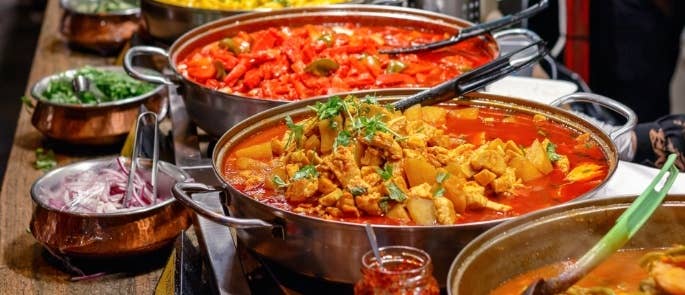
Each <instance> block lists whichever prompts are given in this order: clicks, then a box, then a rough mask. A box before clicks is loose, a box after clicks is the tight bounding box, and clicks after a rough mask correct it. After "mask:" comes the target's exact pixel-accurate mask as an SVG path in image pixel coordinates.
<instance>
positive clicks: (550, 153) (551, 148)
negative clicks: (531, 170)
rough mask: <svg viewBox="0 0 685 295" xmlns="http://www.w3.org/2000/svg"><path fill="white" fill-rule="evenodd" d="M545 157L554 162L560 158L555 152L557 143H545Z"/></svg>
mask: <svg viewBox="0 0 685 295" xmlns="http://www.w3.org/2000/svg"><path fill="white" fill-rule="evenodd" d="M547 158H549V160H550V161H552V162H556V161H558V160H559V159H561V156H560V155H559V154H557V145H556V144H553V143H551V142H550V143H549V144H548V145H547Z"/></svg>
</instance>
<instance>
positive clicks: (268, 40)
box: [178, 23, 496, 100]
mask: <svg viewBox="0 0 685 295" xmlns="http://www.w3.org/2000/svg"><path fill="white" fill-rule="evenodd" d="M449 36H450V35H449V34H447V33H443V32H432V31H425V30H415V29H401V28H396V27H391V26H360V25H358V24H353V23H343V24H335V25H332V24H326V25H306V26H302V27H278V28H275V27H274V28H269V29H264V30H259V31H255V32H242V31H241V32H239V33H238V34H236V35H235V36H230V37H227V38H225V39H222V40H219V41H215V42H212V43H210V44H207V45H205V46H202V47H200V48H196V49H195V50H193V51H192V52H190V53H189V54H188V55H187V56H185V57H183V58H182V59H181V61H180V63H179V65H178V70H179V71H180V72H181V74H182V75H183V76H185V77H186V78H188V79H190V80H192V81H194V82H196V83H199V84H201V85H204V86H207V87H209V88H212V89H216V90H219V91H222V92H226V93H232V94H237V95H242V96H249V97H255V98H263V99H279V100H299V99H303V98H308V97H314V96H320V95H327V94H333V93H340V92H346V91H353V90H363V89H379V88H390V87H430V86H433V85H436V84H439V83H440V82H443V81H446V80H449V79H451V78H454V77H456V76H458V75H460V74H462V73H464V72H467V71H469V70H471V69H473V68H475V67H478V66H480V65H482V64H484V63H486V62H488V61H490V60H491V59H493V58H494V56H495V54H496V50H494V48H491V47H490V45H489V44H490V43H489V42H488V41H487V40H486V39H484V38H471V39H468V40H465V41H463V42H460V43H459V44H456V45H453V46H449V47H445V48H442V49H440V50H434V51H431V52H427V53H419V54H401V55H394V56H390V55H387V54H380V53H378V51H379V50H381V49H388V48H395V47H407V46H411V45H415V44H420V43H427V42H434V41H439V40H443V39H446V38H449Z"/></svg>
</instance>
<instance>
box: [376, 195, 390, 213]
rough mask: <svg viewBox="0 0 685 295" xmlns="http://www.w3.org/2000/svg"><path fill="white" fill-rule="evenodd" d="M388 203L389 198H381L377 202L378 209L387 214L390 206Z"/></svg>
mask: <svg viewBox="0 0 685 295" xmlns="http://www.w3.org/2000/svg"><path fill="white" fill-rule="evenodd" d="M388 201H390V198H388V197H383V198H381V199H380V201H378V207H380V208H381V210H382V211H383V213H388V210H390V204H388Z"/></svg>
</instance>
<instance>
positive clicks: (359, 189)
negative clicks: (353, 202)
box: [350, 186, 366, 197]
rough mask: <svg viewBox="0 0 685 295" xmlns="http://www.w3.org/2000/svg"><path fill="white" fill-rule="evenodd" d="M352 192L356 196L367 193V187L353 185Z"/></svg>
mask: <svg viewBox="0 0 685 295" xmlns="http://www.w3.org/2000/svg"><path fill="white" fill-rule="evenodd" d="M350 193H351V194H352V195H353V196H355V197H356V196H361V195H363V194H365V193H366V188H364V187H358V186H355V187H351V188H350Z"/></svg>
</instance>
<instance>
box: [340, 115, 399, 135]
mask: <svg viewBox="0 0 685 295" xmlns="http://www.w3.org/2000/svg"><path fill="white" fill-rule="evenodd" d="M382 118H383V115H380V114H378V115H376V116H373V117H371V118H368V117H361V118H355V120H354V121H353V123H352V126H353V128H354V129H355V131H357V132H362V131H363V133H364V139H366V140H369V141H370V140H372V139H373V137H374V136H375V135H376V132H379V131H383V132H388V133H390V134H392V135H394V136H395V137H398V140H399V139H403V138H404V137H403V136H402V135H400V134H398V133H397V132H395V131H393V130H392V129H390V128H388V126H387V125H385V122H383V120H382Z"/></svg>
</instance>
